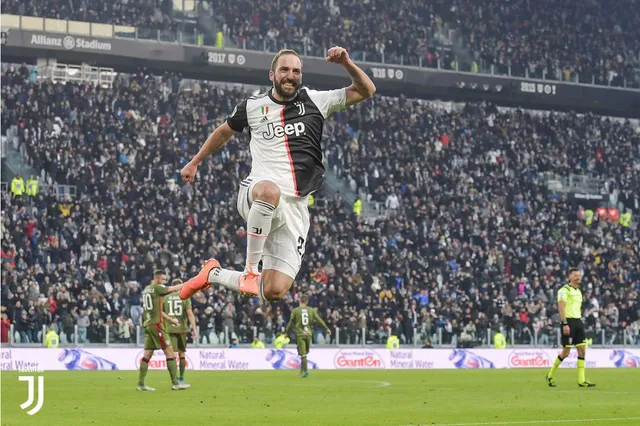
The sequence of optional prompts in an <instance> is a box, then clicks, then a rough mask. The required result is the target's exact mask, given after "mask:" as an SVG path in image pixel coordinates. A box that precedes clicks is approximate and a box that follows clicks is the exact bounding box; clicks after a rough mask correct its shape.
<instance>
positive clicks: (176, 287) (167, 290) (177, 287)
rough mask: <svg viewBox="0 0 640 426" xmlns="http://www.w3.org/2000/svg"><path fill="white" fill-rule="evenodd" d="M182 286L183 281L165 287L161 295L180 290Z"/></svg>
mask: <svg viewBox="0 0 640 426" xmlns="http://www.w3.org/2000/svg"><path fill="white" fill-rule="evenodd" d="M182 287H184V283H182V284H176V285H171V286H169V287H166V288H165V292H164V293H163V295H165V294H169V293H175V292H177V291H180V290H182Z"/></svg>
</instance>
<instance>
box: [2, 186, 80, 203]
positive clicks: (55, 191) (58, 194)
mask: <svg viewBox="0 0 640 426" xmlns="http://www.w3.org/2000/svg"><path fill="white" fill-rule="evenodd" d="M9 188H10V186H9V183H8V182H1V183H0V191H2V192H3V193H4V192H7V191H9ZM38 194H45V195H53V196H54V197H55V198H56V199H60V198H64V197H69V198H71V199H72V200H73V199H74V198H76V194H77V188H76V186H75V185H61V184H57V183H56V184H48V183H39V184H38Z"/></svg>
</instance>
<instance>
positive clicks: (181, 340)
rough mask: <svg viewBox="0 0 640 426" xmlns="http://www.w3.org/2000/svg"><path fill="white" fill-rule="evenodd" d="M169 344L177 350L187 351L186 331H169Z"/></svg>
mask: <svg viewBox="0 0 640 426" xmlns="http://www.w3.org/2000/svg"><path fill="white" fill-rule="evenodd" d="M169 337H170V338H171V346H173V349H174V350H176V351H178V352H186V351H187V333H169Z"/></svg>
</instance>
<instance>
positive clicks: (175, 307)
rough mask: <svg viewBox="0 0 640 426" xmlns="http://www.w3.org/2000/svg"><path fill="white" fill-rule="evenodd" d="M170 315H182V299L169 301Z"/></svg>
mask: <svg viewBox="0 0 640 426" xmlns="http://www.w3.org/2000/svg"><path fill="white" fill-rule="evenodd" d="M169 316H171V317H180V316H182V300H172V301H171V302H169Z"/></svg>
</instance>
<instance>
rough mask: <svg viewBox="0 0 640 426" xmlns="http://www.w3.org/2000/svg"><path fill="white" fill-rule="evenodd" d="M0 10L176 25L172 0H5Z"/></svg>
mask: <svg viewBox="0 0 640 426" xmlns="http://www.w3.org/2000/svg"><path fill="white" fill-rule="evenodd" d="M2 13H6V14H12V15H26V16H37V17H43V18H52V19H68V20H72V21H83V22H96V23H102V24H114V25H130V26H134V27H140V28H151V29H164V30H167V29H175V28H176V25H177V23H176V22H175V21H174V19H173V0H116V1H108V2H102V1H95V0H7V1H4V2H2Z"/></svg>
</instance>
